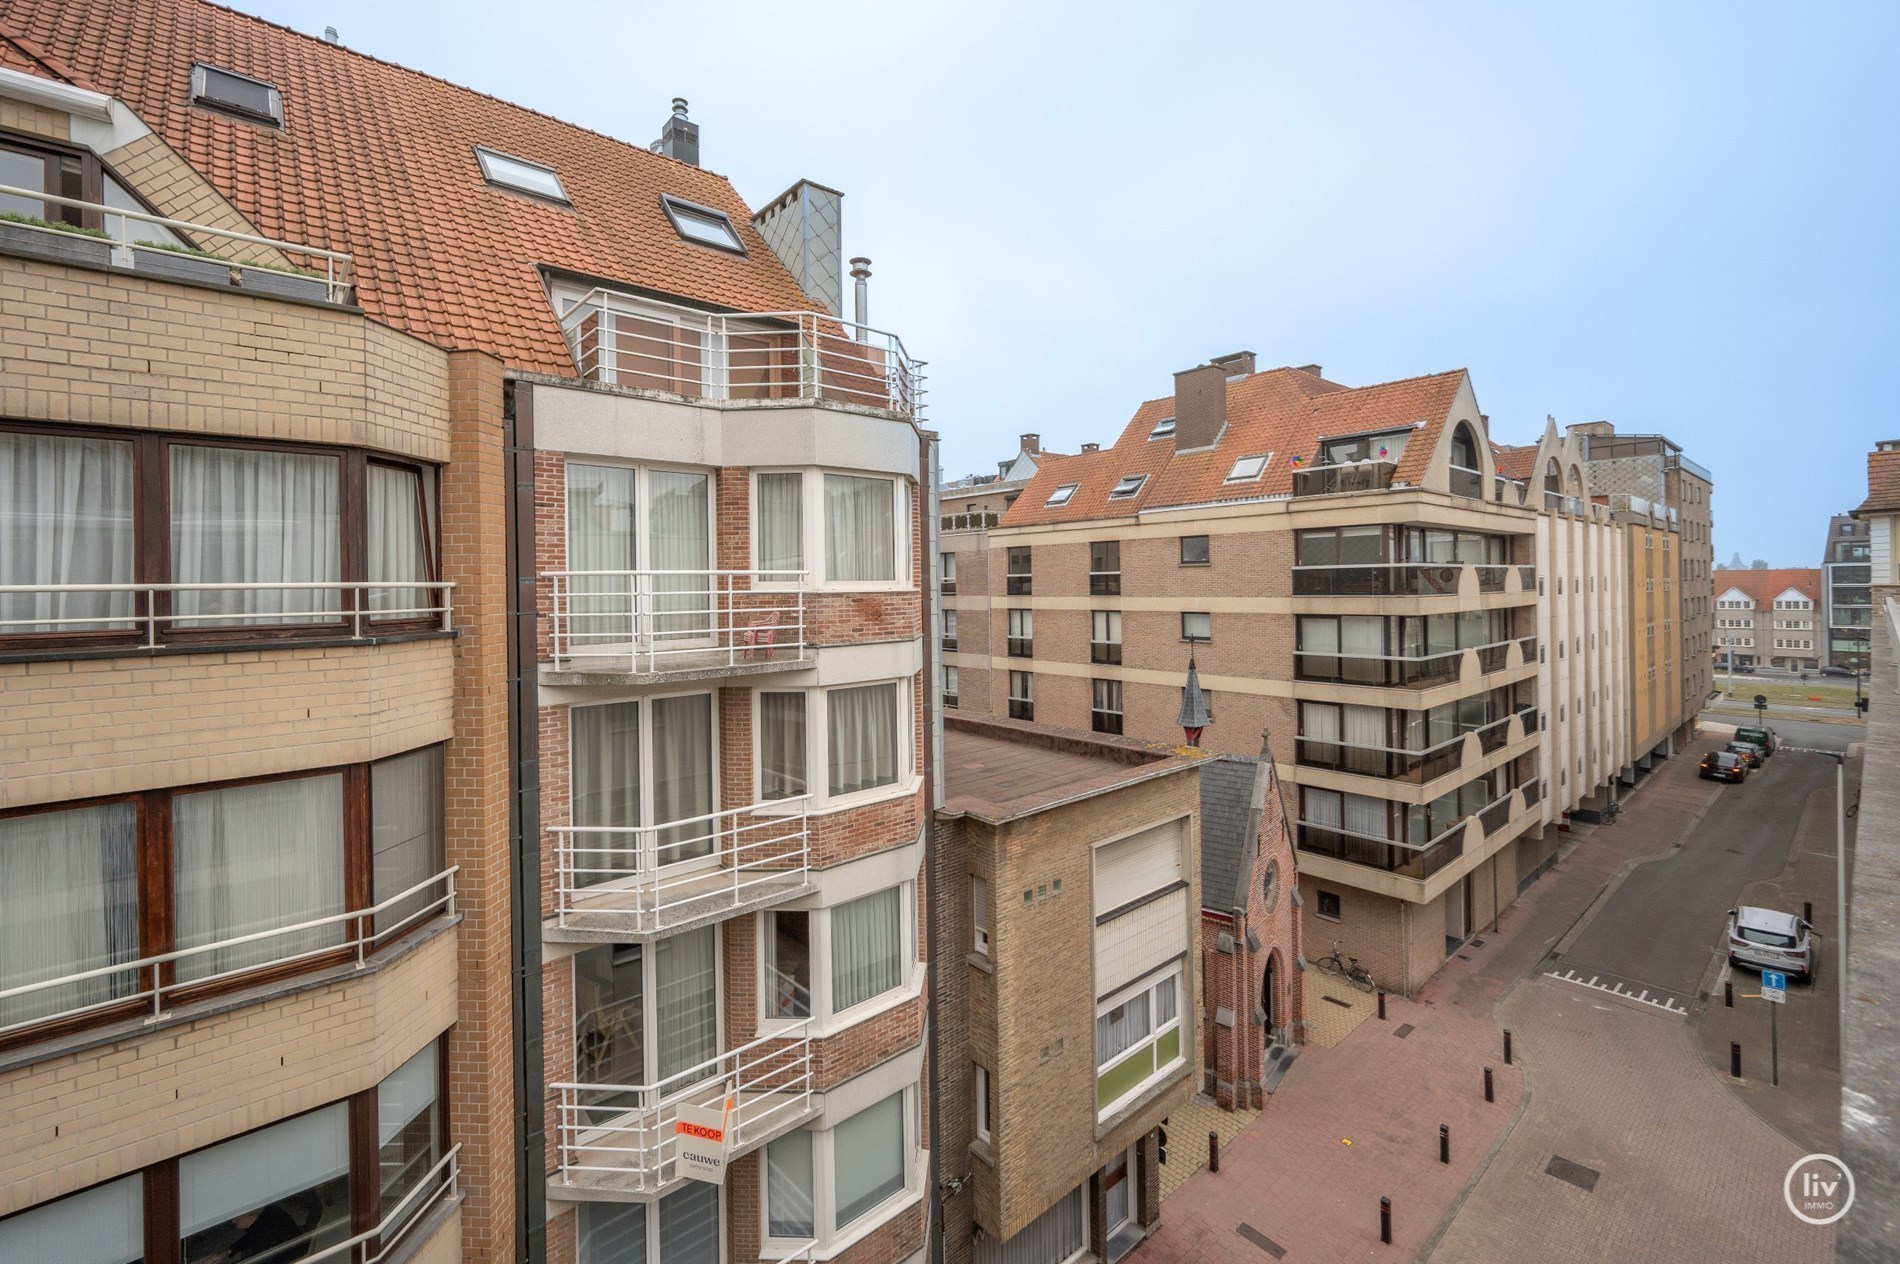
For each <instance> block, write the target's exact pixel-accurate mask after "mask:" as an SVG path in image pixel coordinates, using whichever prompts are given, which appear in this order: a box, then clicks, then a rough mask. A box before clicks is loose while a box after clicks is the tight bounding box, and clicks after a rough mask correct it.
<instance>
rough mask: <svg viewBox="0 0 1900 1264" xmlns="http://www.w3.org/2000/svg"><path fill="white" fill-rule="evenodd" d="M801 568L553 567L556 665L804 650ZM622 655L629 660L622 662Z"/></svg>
mask: <svg viewBox="0 0 1900 1264" xmlns="http://www.w3.org/2000/svg"><path fill="white" fill-rule="evenodd" d="M805 574H806V573H805V572H804V571H657V570H656V571H550V572H548V573H547V574H546V576H545V578H546V579H547V580H548V581H549V582H550V584H551V585H552V588H553V591H552V594H551V597H550V603H549V620H550V623H551V630H552V632H553V638H554V644H553V658H554V666H555V668H556V669H564V668H567V667H570V666H573V665H575V664H576V662H577V661H579V662H584V663H585V665H586V666H588V667H592V668H595V669H599V670H608V669H617V670H623V671H628V672H663V671H694V670H702V671H703V670H705V669H707V668H712V667H736V666H738V665H739V664H741V663H744V662H765V661H770V660H771V659H772V658H773V656H774V655H775V653H776V652H777V651H778V650H780V649H784V650H788V651H790V657H791V658H794V659H796V658H798V657H800V656H801V654H802V653H803V649H804V645H805ZM623 664H624V666H622V665H623Z"/></svg>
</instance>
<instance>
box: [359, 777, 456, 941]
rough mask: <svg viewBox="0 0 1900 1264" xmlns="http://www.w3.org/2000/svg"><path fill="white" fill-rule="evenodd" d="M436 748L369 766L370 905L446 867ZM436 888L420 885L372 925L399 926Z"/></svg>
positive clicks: (383, 926) (429, 899) (428, 877)
mask: <svg viewBox="0 0 1900 1264" xmlns="http://www.w3.org/2000/svg"><path fill="white" fill-rule="evenodd" d="M442 758H443V748H442V747H441V746H425V747H423V748H422V749H421V750H416V751H410V752H409V753H408V754H406V755H397V756H396V757H395V758H393V759H384V760H379V761H378V762H376V763H374V764H371V765H370V766H369V804H370V808H369V810H370V821H369V836H370V890H371V901H372V902H373V903H375V904H382V903H383V902H385V901H387V900H390V899H393V898H394V897H395V896H398V895H400V894H402V893H403V892H404V891H407V890H409V889H410V888H411V887H414V886H416V885H417V884H419V883H422V882H425V881H427V880H428V879H430V878H433V877H434V876H435V875H436V874H438V873H441V872H442V871H443V869H444V868H446V867H447V862H446V860H445V858H444V855H443V841H444V840H443V833H442V785H443V782H442ZM438 894H439V892H437V891H436V890H434V889H433V888H425V889H424V890H421V891H418V892H416V893H415V894H414V895H412V896H409V897H408V898H407V899H405V900H402V901H401V902H400V903H398V904H396V905H395V906H394V907H393V908H390V909H387V910H385V911H383V912H381V913H378V914H377V915H376V929H377V930H379V931H384V930H388V929H389V928H390V927H392V926H400V925H401V924H402V923H403V922H404V921H405V920H406V919H408V918H411V917H414V916H415V915H416V914H417V913H419V912H420V911H421V910H422V909H424V908H426V907H427V906H428V904H429V902H430V901H431V900H433V899H434V898H435V897H436V896H437V895H438Z"/></svg>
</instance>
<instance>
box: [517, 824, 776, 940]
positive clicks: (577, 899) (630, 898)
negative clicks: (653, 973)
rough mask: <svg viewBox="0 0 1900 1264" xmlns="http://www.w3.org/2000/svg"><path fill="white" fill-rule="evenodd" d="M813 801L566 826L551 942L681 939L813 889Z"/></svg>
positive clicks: (559, 847) (561, 829) (554, 832)
mask: <svg viewBox="0 0 1900 1264" xmlns="http://www.w3.org/2000/svg"><path fill="white" fill-rule="evenodd" d="M809 804H810V799H809V798H808V797H807V796H804V795H800V796H798V797H797V798H790V799H773V800H771V801H769V802H763V803H753V804H749V805H747V806H745V807H742V808H731V809H728V810H726V811H724V812H713V813H709V814H707V815H705V816H696V817H691V818H688V819H686V820H682V821H669V822H667V823H666V824H664V825H647V826H626V827H623V826H612V825H563V826H556V827H553V828H551V829H549V830H548V833H549V834H550V835H551V836H552V838H553V843H554V848H553V850H554V866H555V872H554V884H553V886H554V920H553V923H552V924H551V925H549V926H547V927H546V928H545V929H544V932H543V933H544V934H545V935H546V937H547V938H549V939H551V940H557V941H558V940H566V941H576V942H602V941H605V942H612V941H624V940H628V939H646V938H652V937H654V936H657V935H664V934H672V933H677V932H679V931H682V930H687V929H689V928H691V927H693V926H698V925H703V924H704V923H706V922H711V921H718V920H723V919H725V918H728V917H734V916H737V915H738V914H740V913H749V912H753V911H755V910H758V909H763V908H769V907H770V906H772V905H774V904H780V903H783V902H784V901H786V900H790V899H796V898H797V897H799V896H801V895H803V894H805V893H806V892H808V891H810V890H811V889H812V888H811V870H810V864H811V848H810V830H809V827H808V822H807V818H806V811H807V808H808V806H809Z"/></svg>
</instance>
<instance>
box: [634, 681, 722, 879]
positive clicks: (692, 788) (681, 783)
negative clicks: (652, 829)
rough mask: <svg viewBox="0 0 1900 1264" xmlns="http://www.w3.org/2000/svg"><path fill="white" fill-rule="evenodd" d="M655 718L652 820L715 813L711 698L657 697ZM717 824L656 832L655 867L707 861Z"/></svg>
mask: <svg viewBox="0 0 1900 1264" xmlns="http://www.w3.org/2000/svg"><path fill="white" fill-rule="evenodd" d="M647 705H648V706H650V707H651V708H652V714H653V744H652V756H651V758H652V761H653V820H654V823H655V824H657V825H662V826H665V825H666V822H668V821H685V820H690V819H691V818H693V817H696V816H699V817H703V816H706V815H707V814H709V813H710V812H711V811H712V810H713V766H712V742H713V739H712V711H713V708H712V695H711V694H709V693H695V694H686V695H684V696H681V697H677V698H655V699H654V700H653V701H652V702H650V703H648V704H647ZM715 824H716V823H715V822H713V821H703V820H702V821H693V822H692V823H691V824H687V825H674V826H667V827H666V828H663V829H661V830H659V831H658V846H659V863H660V864H662V865H671V864H678V863H679V862H680V861H683V860H696V859H698V858H699V857H701V856H710V855H711V854H712V851H713V833H714V827H715Z"/></svg>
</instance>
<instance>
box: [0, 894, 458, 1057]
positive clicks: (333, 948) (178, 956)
mask: <svg viewBox="0 0 1900 1264" xmlns="http://www.w3.org/2000/svg"><path fill="white" fill-rule="evenodd" d="M459 872H461V866H460V865H450V866H449V867H448V868H447V869H444V870H443V871H442V872H440V873H437V874H434V875H432V876H430V877H427V878H424V879H423V880H422V881H421V882H418V883H416V884H415V885H414V886H412V887H410V888H409V889H408V890H406V891H400V892H398V893H397V894H395V895H392V896H390V897H389V898H388V899H386V900H384V901H382V903H380V904H373V905H371V906H369V907H368V908H360V909H346V910H345V911H343V912H341V913H331V914H328V915H326V916H324V917H317V918H312V919H310V920H308V921H303V922H296V923H293V924H291V925H289V926H273V927H270V928H269V929H267V930H258V931H252V932H250V933H249V934H244V935H233V936H231V937H230V938H228V939H220V940H218V941H217V942H215V943H209V944H197V945H194V946H192V947H190V948H175V949H173V950H172V951H170V952H161V953H155V954H153V955H152V956H149V957H140V958H138V959H137V960H136V961H122V962H118V963H116V964H113V965H105V966H96V967H94V968H93V969H90V970H79V971H75V972H74V973H72V974H65V975H61V976H59V977H58V978H55V979H41V980H39V981H37V982H34V983H24V984H20V985H19V986H17V987H10V988H6V989H3V990H0V1001H7V1000H12V999H13V998H14V997H18V996H27V995H30V994H32V993H35V992H44V991H48V990H51V989H53V988H58V987H70V986H71V985H72V984H75V983H84V982H86V981H87V980H88V979H100V978H106V977H108V976H110V975H116V974H125V973H128V972H132V971H137V972H140V973H141V974H143V973H145V972H148V971H149V972H150V976H151V979H152V984H151V986H150V987H147V988H143V989H141V990H139V991H134V992H128V993H125V994H124V995H120V996H112V997H107V998H106V999H105V1000H102V1001H94V1002H92V1003H90V1004H87V1005H80V1006H76V1007H74V1008H72V1009H68V1010H60V1011H58V1012H56V1013H52V1014H41V1015H39V1016H37V1017H34V1018H29V1019H25V1020H23V1021H21V1022H17V1023H9V1024H7V1025H6V1026H4V1027H0V1035H4V1034H6V1033H8V1032H12V1031H17V1030H20V1029H22V1028H26V1027H33V1026H37V1025H39V1024H41V1023H45V1022H49V1021H51V1020H53V1019H56V1018H62V1017H65V1016H66V1015H69V1014H78V1013H83V1012H85V1011H86V1010H93V1009H104V1008H106V1007H108V1006H113V1005H123V1004H125V1003H126V1002H128V1001H137V1000H144V999H146V998H148V997H149V998H150V999H151V1001H152V1018H154V1019H157V1018H160V1017H162V1016H163V1015H164V1012H165V998H166V997H167V996H169V995H171V994H172V993H175V992H181V991H185V990H187V989H192V988H199V987H203V986H205V985H206V984H209V983H220V982H223V981H224V980H226V979H232V978H237V977H239V976H241V975H246V974H250V973H252V972H254V971H257V970H266V969H277V968H279V967H282V966H284V965H288V964H293V963H295V962H299V961H307V960H311V959H313V958H318V957H330V956H334V955H335V954H337V953H338V952H341V951H346V950H348V949H351V948H354V949H355V950H356V966H357V968H358V969H362V968H363V967H364V966H365V965H367V964H368V961H369V956H370V954H371V953H373V952H376V951H378V950H379V949H380V947H381V946H382V942H383V941H384V940H386V939H392V938H394V937H396V936H398V935H400V934H402V932H404V931H406V930H407V929H409V927H410V926H412V925H414V924H415V923H417V922H418V921H420V920H422V919H424V918H427V917H431V916H434V915H435V914H436V913H438V912H441V913H444V914H446V915H448V916H450V917H453V916H454V915H455V875H456V874H457V873H459ZM437 884H441V885H442V887H443V892H442V894H441V895H439V896H437V897H435V898H434V899H433V900H430V901H429V902H428V903H426V904H424V905H423V906H422V907H421V908H419V909H417V910H415V911H414V912H412V913H410V914H409V915H408V916H406V917H404V918H403V919H402V920H401V921H399V922H397V923H396V924H395V925H393V926H388V927H384V928H382V929H380V930H379V929H377V928H376V917H377V916H378V915H379V914H381V913H385V912H388V911H389V910H391V909H393V908H395V907H396V906H397V905H399V904H401V903H402V902H403V901H405V900H408V899H411V898H413V897H415V896H417V895H420V894H421V893H422V892H423V891H425V890H427V889H428V888H430V887H433V886H435V885H437ZM328 926H344V927H347V928H349V930H350V931H351V932H353V933H351V934H349V935H346V937H345V938H344V939H343V940H342V941H341V942H339V943H334V944H324V945H322V946H321V947H318V948H311V949H307V950H305V951H303V952H296V953H291V954H289V955H288V956H283V957H273V958H271V959H270V960H268V961H260V962H257V963H255V964H252V965H246V966H239V967H238V968H236V969H234V970H221V971H219V972H217V973H216V974H207V975H201V976H199V977H197V978H193V979H189V980H187V981H185V982H183V983H164V982H162V981H161V980H160V977H159V976H160V974H161V968H162V967H164V966H167V965H170V964H172V963H174V962H178V961H183V960H187V959H189V958H192V957H199V956H204V955H206V954H209V953H214V952H224V951H228V950H229V949H232V948H236V947H239V946H241V945H243V944H251V943H259V942H261V941H263V940H266V939H277V938H280V937H283V936H286V935H300V934H304V933H306V932H308V931H312V930H321V929H323V928H324V927H328Z"/></svg>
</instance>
